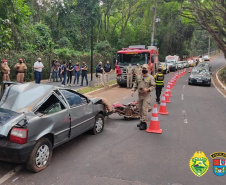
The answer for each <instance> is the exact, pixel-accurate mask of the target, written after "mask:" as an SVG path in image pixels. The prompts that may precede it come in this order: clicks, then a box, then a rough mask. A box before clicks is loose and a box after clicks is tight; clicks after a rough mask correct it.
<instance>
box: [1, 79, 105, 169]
mask: <svg viewBox="0 0 226 185" xmlns="http://www.w3.org/2000/svg"><path fill="white" fill-rule="evenodd" d="M3 87H4V84H3ZM104 116H105V106H104V104H103V102H102V100H101V99H97V98H92V99H89V98H88V97H86V96H84V95H82V94H80V93H78V92H75V91H73V90H71V89H67V88H60V87H55V86H52V85H43V84H41V85H40V84H33V83H26V84H15V85H13V84H10V86H9V87H7V88H6V89H5V92H4V94H3V96H2V99H1V102H0V160H2V161H9V162H15V163H26V165H27V169H28V170H30V171H32V172H39V171H41V170H43V169H45V168H46V167H47V166H48V165H49V164H50V161H51V157H52V150H53V148H55V147H57V146H59V145H61V144H63V143H65V142H67V141H69V140H71V139H72V138H75V137H76V136H78V135H80V134H82V133H84V132H86V131H88V130H90V132H91V133H92V134H99V133H101V132H102V131H103V128H104Z"/></svg>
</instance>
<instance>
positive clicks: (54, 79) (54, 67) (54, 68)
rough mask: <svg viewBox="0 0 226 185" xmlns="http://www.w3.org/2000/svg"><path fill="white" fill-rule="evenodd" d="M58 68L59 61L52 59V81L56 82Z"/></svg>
mask: <svg viewBox="0 0 226 185" xmlns="http://www.w3.org/2000/svg"><path fill="white" fill-rule="evenodd" d="M59 68H60V63H59V62H58V60H57V59H56V60H55V61H54V66H53V82H58V74H59Z"/></svg>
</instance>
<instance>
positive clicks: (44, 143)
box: [26, 137, 53, 173]
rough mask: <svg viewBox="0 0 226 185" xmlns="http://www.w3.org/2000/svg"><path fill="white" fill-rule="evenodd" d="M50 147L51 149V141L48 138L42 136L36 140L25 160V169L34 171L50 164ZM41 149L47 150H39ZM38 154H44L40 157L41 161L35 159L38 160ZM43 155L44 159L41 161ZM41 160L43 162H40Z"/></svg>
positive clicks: (38, 170)
mask: <svg viewBox="0 0 226 185" xmlns="http://www.w3.org/2000/svg"><path fill="white" fill-rule="evenodd" d="M52 149H53V148H52V143H51V142H50V140H49V139H48V138H45V137H44V138H41V139H40V140H38V141H37V143H36V144H35V147H34V149H33V150H32V152H31V154H30V156H29V159H28V161H27V164H26V165H27V169H28V170H29V171H31V172H35V173H37V172H40V171H42V170H44V169H45V168H46V167H47V166H48V165H49V164H50V161H51V158H52ZM41 150H47V151H41ZM44 152H45V153H44ZM40 155H44V156H43V157H42V161H39V162H38V161H36V160H38V159H37V157H40ZM44 157H45V161H43V158H44ZM42 162H43V163H44V164H41V163H42Z"/></svg>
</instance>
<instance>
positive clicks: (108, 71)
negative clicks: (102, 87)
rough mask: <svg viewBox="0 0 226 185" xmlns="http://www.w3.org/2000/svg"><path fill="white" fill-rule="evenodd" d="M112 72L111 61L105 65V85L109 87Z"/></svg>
mask: <svg viewBox="0 0 226 185" xmlns="http://www.w3.org/2000/svg"><path fill="white" fill-rule="evenodd" d="M111 72H112V68H111V64H110V62H109V61H107V63H106V64H105V65H104V83H105V84H106V85H107V86H108V84H109V78H110V73H111Z"/></svg>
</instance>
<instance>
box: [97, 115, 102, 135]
mask: <svg viewBox="0 0 226 185" xmlns="http://www.w3.org/2000/svg"><path fill="white" fill-rule="evenodd" d="M102 128H103V120H102V119H101V118H98V119H97V120H96V131H97V132H101V130H102Z"/></svg>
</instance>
